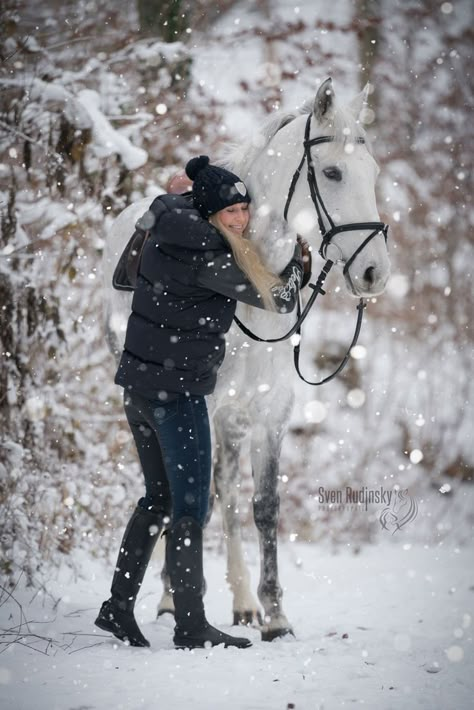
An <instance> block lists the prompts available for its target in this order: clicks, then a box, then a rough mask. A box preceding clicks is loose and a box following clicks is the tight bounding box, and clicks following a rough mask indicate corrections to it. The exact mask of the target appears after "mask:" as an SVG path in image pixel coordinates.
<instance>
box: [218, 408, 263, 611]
mask: <svg viewBox="0 0 474 710" xmlns="http://www.w3.org/2000/svg"><path fill="white" fill-rule="evenodd" d="M248 426H249V420H248V417H247V416H246V414H245V413H244V412H243V411H242V410H240V409H238V408H237V407H236V406H233V405H226V406H224V407H221V408H220V409H219V410H218V411H217V412H216V414H215V416H214V431H215V443H216V447H215V458H214V482H215V486H216V493H217V495H218V497H219V502H220V504H221V510H222V519H223V525H224V535H225V541H226V548H227V582H228V583H229V586H230V588H231V591H232V595H233V602H232V611H233V623H234V624H239V623H243V624H249V623H252V622H254V621H258V622H259V623H260V622H261V616H260V612H259V610H258V603H257V601H256V599H255V598H254V596H253V595H252V593H251V591H250V575H249V572H248V569H247V566H246V564H245V561H244V557H243V552H242V539H241V529H240V520H239V513H238V505H239V489H238V482H239V480H240V477H239V451H240V447H241V443H242V440H243V438H244V437H245V435H246V433H247V431H248Z"/></svg>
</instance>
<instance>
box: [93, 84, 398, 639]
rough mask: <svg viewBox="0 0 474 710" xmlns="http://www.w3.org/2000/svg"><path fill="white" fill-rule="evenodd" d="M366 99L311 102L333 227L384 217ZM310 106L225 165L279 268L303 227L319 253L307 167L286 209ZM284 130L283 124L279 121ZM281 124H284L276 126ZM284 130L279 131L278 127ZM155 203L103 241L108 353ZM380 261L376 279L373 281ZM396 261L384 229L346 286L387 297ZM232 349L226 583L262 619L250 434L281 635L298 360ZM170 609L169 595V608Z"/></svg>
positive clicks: (260, 321) (347, 252)
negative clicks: (286, 478)
mask: <svg viewBox="0 0 474 710" xmlns="http://www.w3.org/2000/svg"><path fill="white" fill-rule="evenodd" d="M363 98H364V96H363V95H361V96H359V97H358V98H357V99H356V100H355V103H354V104H353V105H352V106H350V107H349V108H345V109H336V106H335V100H334V93H333V90H332V84H331V82H330V80H328V81H326V82H324V84H322V85H321V87H320V89H319V91H318V93H317V95H316V99H315V102H314V106H313V109H312V110H313V116H312V131H311V136H310V137H311V138H314V137H316V136H320V135H334V136H335V137H336V140H335V142H334V143H327V144H321V145H318V146H315V147H314V148H313V149H312V155H313V159H314V165H315V171H316V177H317V181H318V185H319V189H320V191H321V195H322V197H323V200H324V203H325V205H326V207H327V209H328V211H329V213H330V215H331V217H332V219H333V221H334V222H335V223H336V224H342V223H352V222H367V221H379V216H378V212H377V208H376V202H375V180H376V177H377V172H378V168H377V165H376V163H375V161H374V159H373V157H372V155H371V153H370V151H369V150H368V148H367V145H364V144H358V143H356V142H355V140H354V139H355V138H356V137H357V136H359V135H362V134H363V131H362V129H361V127H360V125H359V124H358V123H357V121H356V118H355V116H354V112H355V115H358V112H359V110H360V108H361V105H362V101H363ZM306 118H307V113H306V114H304V115H298V116H296V117H295V116H293V117H291V119H292V120H290V122H288V123H286V125H284V124H285V121H284V120H283V121H282V119H281V118H280V119H272V121H271V123H270V124H269V125H268V126H267V135H266V137H263V138H262V137H259V138H257V139H256V140H254V142H253V143H252V144H250V145H246V146H243V147H242V148H240V149H239V150H238V151H235V152H234V154H233V155H232V156H231V157H230V158H229V159H228V160H227V161H226V165H227V166H228V167H230V168H231V169H232V170H233V171H234V172H236V173H237V174H238V175H239V176H240V177H241V178H242V180H244V181H245V183H246V185H247V187H248V189H249V192H250V194H251V195H252V204H251V225H252V237H251V238H252V239H253V240H254V241H255V242H256V243H257V244H258V246H259V250H260V253H261V255H262V258H263V259H264V261H265V262H266V264H267V265H268V267H269V268H270V269H271V270H272V271H274V272H275V273H279V272H281V271H282V270H283V268H284V267H285V266H286V264H287V263H288V261H289V260H290V258H291V256H292V254H293V250H294V245H295V241H296V234H297V233H300V234H303V235H304V236H305V238H306V239H307V240H308V241H309V242H310V244H311V245H312V248H313V253H316V252H317V249H318V247H319V243H320V235H319V228H318V223H317V219H316V214H315V209H314V206H313V203H312V201H311V197H310V192H309V188H308V184H307V180H306V168H305V169H304V170H303V171H302V174H301V176H300V179H299V181H298V184H297V187H296V190H295V193H294V197H293V200H292V203H291V207H290V210H289V214H288V223H286V222H285V221H284V219H283V210H284V207H285V202H286V199H287V194H288V189H289V186H290V183H291V179H292V176H293V173H294V171H295V170H296V168H297V166H298V163H299V161H300V159H301V156H302V153H303V135H304V127H305V121H306ZM280 126H281V127H280ZM277 128H279V130H276V129H277ZM275 131H276V132H275ZM332 166H336V167H337V168H339V170H340V171H341V173H342V180H340V181H339V182H334V181H331V180H329V179H328V178H327V177H326V176H325V174H324V172H323V171H324V170H325V169H326V168H328V167H332ZM149 202H150V200H142V201H141V202H139V203H137V204H134V205H132V206H130V207H129V208H127V209H126V210H125V211H124V212H123V213H122V214H121V215H119V217H118V218H117V220H116V222H115V224H114V228H113V229H112V231H111V234H110V236H109V239H108V240H107V244H106V251H105V259H104V264H105V266H104V270H105V277H106V283H107V284H108V289H107V293H106V319H107V330H108V333H109V342H110V344H111V348H112V350H114V351H115V352H116V353H119V352H120V351H121V348H122V343H123V336H124V332H125V326H126V320H127V316H128V313H129V309H130V297H129V295H128V294H122V293H118V292H114V291H113V289H112V288H111V287H110V284H111V276H112V272H113V269H114V267H115V264H116V262H117V260H118V257H119V256H120V254H121V252H122V250H123V248H124V247H125V244H126V242H127V240H128V239H129V238H130V236H131V234H132V232H133V227H134V223H135V222H136V220H137V219H138V217H140V216H141V214H142V213H143V212H145V211H146V209H147V207H148V206H149ZM367 235H368V232H367V231H366V230H365V231H359V232H346V233H340V234H337V235H336V236H335V237H334V239H333V242H332V244H331V245H330V247H329V248H328V252H327V254H328V257H329V258H331V259H332V260H333V261H337V262H339V263H344V262H345V261H346V260H348V259H349V258H350V256H351V255H352V254H353V253H354V251H355V250H356V248H357V247H358V245H359V244H361V243H362V241H363V240H364V239H365V238H366V237H367ZM369 267H372V278H371V280H370V281H368V280H367V279H366V278H365V275H366V273H367V269H368V268H369ZM389 268H390V267H389V260H388V255H387V250H386V245H385V242H384V239H383V236H382V235H379V236H377V237H375V238H374V239H372V241H371V242H370V243H369V244H368V246H367V247H366V248H364V250H363V251H362V252H361V253H360V254H359V255H358V256H357V258H356V260H355V261H354V262H353V264H352V266H351V267H350V276H351V278H350V280H346V283H347V287H348V290H349V292H350V293H351V294H352V295H357V296H365V297H368V296H373V295H377V294H379V293H381V291H383V288H384V287H385V283H386V281H387V279H388V275H389ZM238 316H239V318H240V319H241V320H243V321H244V322H245V323H246V324H247V325H248V326H249V327H250V328H251V329H252V330H253V331H255V332H257V333H258V334H259V335H261V336H262V337H275V336H277V335H280V334H283V333H285V332H286V331H287V330H288V329H289V327H290V326H291V325H292V323H293V322H294V314H288V315H281V314H273V313H269V312H268V311H263V310H260V309H257V308H252V307H249V306H244V305H242V304H239V305H238ZM227 340H228V344H227V355H226V359H225V362H224V364H223V366H222V368H221V372H220V376H219V378H218V384H217V388H216V391H215V393H214V394H213V395H212V396H210V397H209V398H208V401H209V408H210V412H211V414H212V415H213V423H214V432H215V436H214V443H215V466H214V478H215V484H216V490H217V495H218V497H219V500H220V503H221V507H222V511H223V518H224V528H225V534H226V541H227V550H228V581H229V584H230V586H231V589H232V592H233V610H234V616H235V615H237V616H239V617H244V616H247V618H249V616H251V615H252V616H253V617H254V616H255V613H256V610H257V609H258V604H257V602H256V600H255V599H254V597H253V595H252V593H251V591H250V588H249V575H248V572H247V568H246V565H245V561H244V559H243V555H242V549H241V542H240V527H239V520H238V514H237V513H236V511H237V510H238V482H239V470H238V469H239V463H238V462H239V451H240V447H241V445H242V442H243V441H244V440H245V439H246V438H247V439H249V440H250V450H251V461H252V471H253V476H254V482H255V495H254V517H255V522H256V525H257V529H258V532H259V539H260V552H261V578H260V584H259V589H258V593H259V599H260V602H261V603H262V605H263V608H264V612H265V623H264V626H263V630H262V634H263V637H264V638H269V639H271V638H273V637H275V636H278V635H282V634H284V633H287V632H288V631H291V627H290V625H289V623H288V620H287V619H286V616H285V614H284V613H283V610H282V608H281V596H282V592H281V587H280V584H279V581H278V572H277V540H276V535H277V522H278V490H277V483H278V460H279V454H280V448H281V443H282V439H283V436H284V433H285V430H286V424H287V422H288V420H289V416H290V413H291V408H292V405H293V388H292V376H291V369H292V357H291V345H290V344H289V343H288V342H283V343H279V344H276V345H273V346H269V345H267V344H265V343H257V342H254V341H250V342H249V340H248V338H247V337H246V336H244V335H243V334H242V333H241V331H239V330H238V328H237V327H236V326H233V328H232V329H231V331H230V332H229V334H228V339H227ZM165 606H166V607H169V606H170V599H169V595H165V596H164V598H163V600H162V604H161V608H164V607H165Z"/></svg>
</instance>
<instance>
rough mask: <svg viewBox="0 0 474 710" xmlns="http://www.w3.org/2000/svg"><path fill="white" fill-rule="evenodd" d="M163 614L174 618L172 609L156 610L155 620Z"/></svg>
mask: <svg viewBox="0 0 474 710" xmlns="http://www.w3.org/2000/svg"><path fill="white" fill-rule="evenodd" d="M165 614H171V616H174V609H158V612H157V614H156V618H157V619H159V618H160V616H164V615H165Z"/></svg>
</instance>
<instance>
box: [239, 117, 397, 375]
mask: <svg viewBox="0 0 474 710" xmlns="http://www.w3.org/2000/svg"><path fill="white" fill-rule="evenodd" d="M310 131H311V114H309V116H308V119H307V121H306V127H305V133H304V141H303V148H304V150H303V156H302V158H301V160H300V163H299V165H298V167H297V168H296V170H295V173H294V175H293V178H292V180H291V184H290V187H289V190H288V196H287V199H286V204H285V210H284V212H283V217H284V219H285V221H288V219H287V218H288V210H289V208H290V204H291V201H292V199H293V195H294V193H295V190H296V185H297V182H298V179H299V177H300V174H301V171H302V169H303V165H304V163H305V162H306V163H307V179H308V185H309V190H310V194H311V199H312V201H313V204H314V207H315V209H316V214H317V216H318V224H319V230H320V232H321V236H322V242H321V246H320V247H319V250H318V251H319V254H320V255H321V256H322V258H323V259H325V260H326V263H325V264H324V266H323V268H322V269H321V272H320V274H319V276H318V278H317V280H316V283H314V284H313V283H309V284H308V286H309V287H310V288H311V289H312V290H313V293H312V294H311V296H310V297H309V299H308V302H307V303H306V305H305V307H304V308H303V309H301V300H300V294H298V306H297V319H296V323H295V324H294V325H293V327H292V328H290V330H289V331H288V332H287V333H285V335H282V336H281V337H279V338H260V337H259V336H258V335H256V334H255V333H253V332H252V331H251V330H249V328H247V326H245V325H244V324H243V323H242V321H240V320H239V318H237V316H234V321H235V322H236V323H237V325H238V326H239V328H240V329H241V330H242V331H243V333H245V335H247V336H248V337H249V338H252V340H256V341H258V342H260V343H278V342H281V341H282V340H287V339H288V338H291V336H293V335H296V336H298V338H297V341H298V342H297V343H296V344H295V345H294V346H293V360H294V365H295V369H296V372H297V373H298V376H299V377H300V378H301V379H302V380H303V381H304V382H306V384H308V385H313V386H319V385H324V384H325V383H326V382H329V381H330V380H332V379H333V378H334V377H336V375H338V374H339V373H340V372H341V371H342V370H343V369H344V367H345V366H346V364H347V361H348V360H349V357H350V355H351V350H352V348H353V347H354V346H355V345H356V343H357V340H358V338H359V334H360V329H361V326H362V319H363V314H364V309H365V307H366V305H367V304H366V302H365V300H364V299H363V298H361V299H360V300H359V304H358V305H357V321H356V326H355V330H354V335H353V337H352V341H351V344H350V345H349V348H348V349H347V352H346V354H345V356H344V357H343V359H342V361H341V362H340V364H339V365H338V367H337V368H336V369H335V370H334V372H332V373H331V374H330V375H328V376H327V377H324V378H323V379H321V380H319V381H318V382H310V381H309V380H307V379H306V378H305V377H304V376H303V375H302V373H301V370H300V365H299V359H300V342H301V326H302V324H303V322H304V321H305V319H306V317H307V316H308V314H309V312H310V310H311V308H312V307H313V304H314V302H315V301H316V299H317V297H318V296H319V294H320V293H321V294H322V295H324V294H325V293H326V292H325V291H324V289H323V286H324V282H325V280H326V277H327V275H328V274H329V272H330V270H331V269H332V267H333V266H334V262H333V261H331V259H326V251H327V248H328V246H329V245H330V243H331V240H332V238H333V237H334V236H335V235H336V234H339V233H340V232H350V231H353V230H356V229H359V230H363V229H368V230H371V233H370V234H369V236H368V237H367V238H366V239H365V240H364V241H363V242H362V244H360V245H359V246H358V247H357V249H356V250H355V252H354V253H353V254H352V255H351V257H350V258H349V259H348V260H347V261H346V263H345V264H344V268H343V274H344V275H346V274H347V272H348V270H349V268H350V266H351V264H352V263H353V262H354V260H355V259H356V257H357V256H358V254H360V252H361V251H362V250H363V249H364V248H365V247H366V246H367V244H368V243H369V242H370V241H371V240H372V239H373V238H374V237H376V236H377V234H379V233H382V234H383V236H384V239H385V243H387V235H388V224H384V222H350V223H347V224H342V225H339V226H336V225H335V224H334V222H333V220H332V218H331V215H330V214H329V212H328V210H327V209H326V206H325V204H324V201H323V198H322V197H321V193H320V192H319V187H318V182H317V180H316V173H315V170H314V164H313V161H312V158H311V148H312V147H313V146H315V145H318V144H320V143H332V142H333V141H334V140H335V138H334V136H320V137H319V138H312V139H310V137H309V136H310ZM356 142H357V143H365V140H364V138H362V137H358V138H357V139H356ZM325 219H326V221H327V223H328V224H329V229H326V225H325V221H324V220H325Z"/></svg>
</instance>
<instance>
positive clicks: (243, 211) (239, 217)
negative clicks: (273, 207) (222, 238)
mask: <svg viewBox="0 0 474 710" xmlns="http://www.w3.org/2000/svg"><path fill="white" fill-rule="evenodd" d="M216 216H217V218H218V220H219V221H220V222H221V223H222V225H223V226H224V227H227V229H230V230H231V231H232V232H234V234H243V233H244V231H245V228H246V227H247V225H248V223H249V206H248V204H247V203H246V202H238V203H237V204H236V205H230V206H229V207H224V209H223V210H219V212H216Z"/></svg>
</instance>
